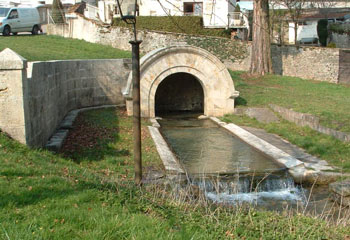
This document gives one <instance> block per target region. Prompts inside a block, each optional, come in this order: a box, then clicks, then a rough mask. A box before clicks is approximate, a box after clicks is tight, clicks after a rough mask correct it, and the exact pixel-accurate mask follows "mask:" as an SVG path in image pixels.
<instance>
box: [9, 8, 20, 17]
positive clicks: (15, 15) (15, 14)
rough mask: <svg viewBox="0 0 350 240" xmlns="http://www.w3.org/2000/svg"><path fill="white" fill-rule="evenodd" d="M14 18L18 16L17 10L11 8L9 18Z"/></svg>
mask: <svg viewBox="0 0 350 240" xmlns="http://www.w3.org/2000/svg"><path fill="white" fill-rule="evenodd" d="M14 18H18V12H17V10H12V11H11V12H10V15H9V19H14Z"/></svg>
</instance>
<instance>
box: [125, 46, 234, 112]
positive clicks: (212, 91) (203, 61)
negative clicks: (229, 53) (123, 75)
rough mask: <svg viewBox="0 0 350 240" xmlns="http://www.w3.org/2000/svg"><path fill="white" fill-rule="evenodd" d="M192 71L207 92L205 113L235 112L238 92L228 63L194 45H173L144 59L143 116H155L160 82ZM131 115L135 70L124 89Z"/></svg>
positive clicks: (142, 64) (153, 52)
mask: <svg viewBox="0 0 350 240" xmlns="http://www.w3.org/2000/svg"><path fill="white" fill-rule="evenodd" d="M180 72H183V73H189V74H191V75H193V76H194V77H195V78H196V79H197V80H198V81H199V82H200V84H201V86H202V88H203V92H204V114H205V115H207V116H223V115H224V114H228V113H233V112H234V99H235V98H236V97H238V96H239V92H238V91H235V88H234V85H233V81H232V78H231V76H230V74H229V72H228V71H227V69H226V66H225V65H224V64H223V63H222V62H221V61H220V60H219V59H218V58H217V57H215V56H214V55H213V54H211V53H209V52H207V51H205V50H203V49H201V48H198V47H193V46H187V45H185V46H172V47H166V48H160V49H157V50H154V51H152V52H150V53H148V54H146V55H145V56H144V57H142V58H141V61H140V78H141V82H140V89H141V116H142V117H155V94H156V90H157V88H158V86H159V84H160V83H161V82H162V81H163V80H164V79H165V78H166V77H168V76H170V75H172V74H174V73H180ZM123 95H124V97H125V98H126V105H127V110H128V114H129V115H132V72H131V73H130V75H129V78H128V82H127V86H126V88H125V89H124V91H123Z"/></svg>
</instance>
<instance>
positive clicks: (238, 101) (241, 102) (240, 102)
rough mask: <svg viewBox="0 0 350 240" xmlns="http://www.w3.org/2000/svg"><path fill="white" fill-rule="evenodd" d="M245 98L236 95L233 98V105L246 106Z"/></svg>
mask: <svg viewBox="0 0 350 240" xmlns="http://www.w3.org/2000/svg"><path fill="white" fill-rule="evenodd" d="M247 103H248V102H247V100H245V99H244V98H242V97H238V98H236V99H235V105H236V106H247Z"/></svg>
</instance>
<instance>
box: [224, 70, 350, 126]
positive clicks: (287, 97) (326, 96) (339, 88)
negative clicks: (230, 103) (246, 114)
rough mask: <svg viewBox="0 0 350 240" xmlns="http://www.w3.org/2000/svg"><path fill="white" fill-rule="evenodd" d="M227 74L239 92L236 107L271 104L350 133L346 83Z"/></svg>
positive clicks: (349, 94) (235, 73)
mask: <svg viewBox="0 0 350 240" xmlns="http://www.w3.org/2000/svg"><path fill="white" fill-rule="evenodd" d="M231 76H232V79H233V81H234V84H235V87H236V88H237V90H238V91H240V98H239V99H238V101H237V104H238V107H240V106H242V107H245V106H247V107H258V106H267V105H268V104H270V103H273V104H277V105H280V106H282V107H286V108H289V109H293V110H294V111H297V112H302V113H310V114H313V115H315V116H318V117H319V118H320V123H321V124H322V125H324V126H326V127H330V128H333V129H336V130H339V131H343V132H350V86H346V85H339V84H332V83H327V82H319V81H312V80H305V79H301V78H296V77H286V76H279V75H266V76H264V77H258V78H252V77H247V76H246V74H245V73H243V72H231Z"/></svg>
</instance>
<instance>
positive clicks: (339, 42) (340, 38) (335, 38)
mask: <svg viewBox="0 0 350 240" xmlns="http://www.w3.org/2000/svg"><path fill="white" fill-rule="evenodd" d="M332 42H334V43H335V45H336V46H337V47H338V48H350V35H348V34H338V33H334V32H333V33H332Z"/></svg>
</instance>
